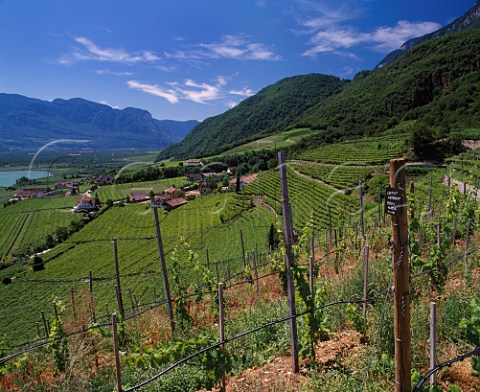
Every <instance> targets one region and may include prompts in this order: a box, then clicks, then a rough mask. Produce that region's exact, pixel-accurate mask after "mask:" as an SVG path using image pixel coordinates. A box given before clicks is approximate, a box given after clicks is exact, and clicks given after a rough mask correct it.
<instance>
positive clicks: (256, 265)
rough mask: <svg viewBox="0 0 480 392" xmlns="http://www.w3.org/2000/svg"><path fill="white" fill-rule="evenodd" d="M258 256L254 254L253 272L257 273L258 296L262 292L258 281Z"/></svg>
mask: <svg viewBox="0 0 480 392" xmlns="http://www.w3.org/2000/svg"><path fill="white" fill-rule="evenodd" d="M257 262H258V260H257V255H256V254H255V253H254V254H253V270H254V272H255V287H256V289H257V294H258V293H259V292H260V282H259V280H258V264H257Z"/></svg>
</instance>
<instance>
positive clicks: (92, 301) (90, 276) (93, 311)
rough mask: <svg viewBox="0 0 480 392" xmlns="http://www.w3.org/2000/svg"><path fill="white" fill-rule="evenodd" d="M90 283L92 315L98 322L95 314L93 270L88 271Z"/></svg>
mask: <svg viewBox="0 0 480 392" xmlns="http://www.w3.org/2000/svg"><path fill="white" fill-rule="evenodd" d="M88 283H89V293H90V298H89V299H90V317H91V319H92V321H93V322H94V323H96V322H97V317H96V316H95V300H94V298H93V275H92V270H89V271H88Z"/></svg>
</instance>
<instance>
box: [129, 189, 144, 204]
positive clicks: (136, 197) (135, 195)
mask: <svg viewBox="0 0 480 392" xmlns="http://www.w3.org/2000/svg"><path fill="white" fill-rule="evenodd" d="M130 196H131V198H130V201H132V202H135V203H139V202H141V201H145V200H148V197H147V194H146V193H145V192H140V191H134V192H130Z"/></svg>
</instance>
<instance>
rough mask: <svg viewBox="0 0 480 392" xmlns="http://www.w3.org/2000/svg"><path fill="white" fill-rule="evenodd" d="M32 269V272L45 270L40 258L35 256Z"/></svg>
mask: <svg viewBox="0 0 480 392" xmlns="http://www.w3.org/2000/svg"><path fill="white" fill-rule="evenodd" d="M32 268H33V271H34V272H36V271H41V270H43V269H45V262H44V261H43V259H42V258H41V257H40V256H38V255H35V257H34V258H33V263H32Z"/></svg>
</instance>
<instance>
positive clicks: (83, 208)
mask: <svg viewBox="0 0 480 392" xmlns="http://www.w3.org/2000/svg"><path fill="white" fill-rule="evenodd" d="M76 202H77V205H76V206H75V207H73V212H75V213H76V212H91V211H95V209H96V207H97V206H96V202H95V199H92V198H90V197H88V196H84V197H80V198H78V199H77V200H76Z"/></svg>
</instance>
